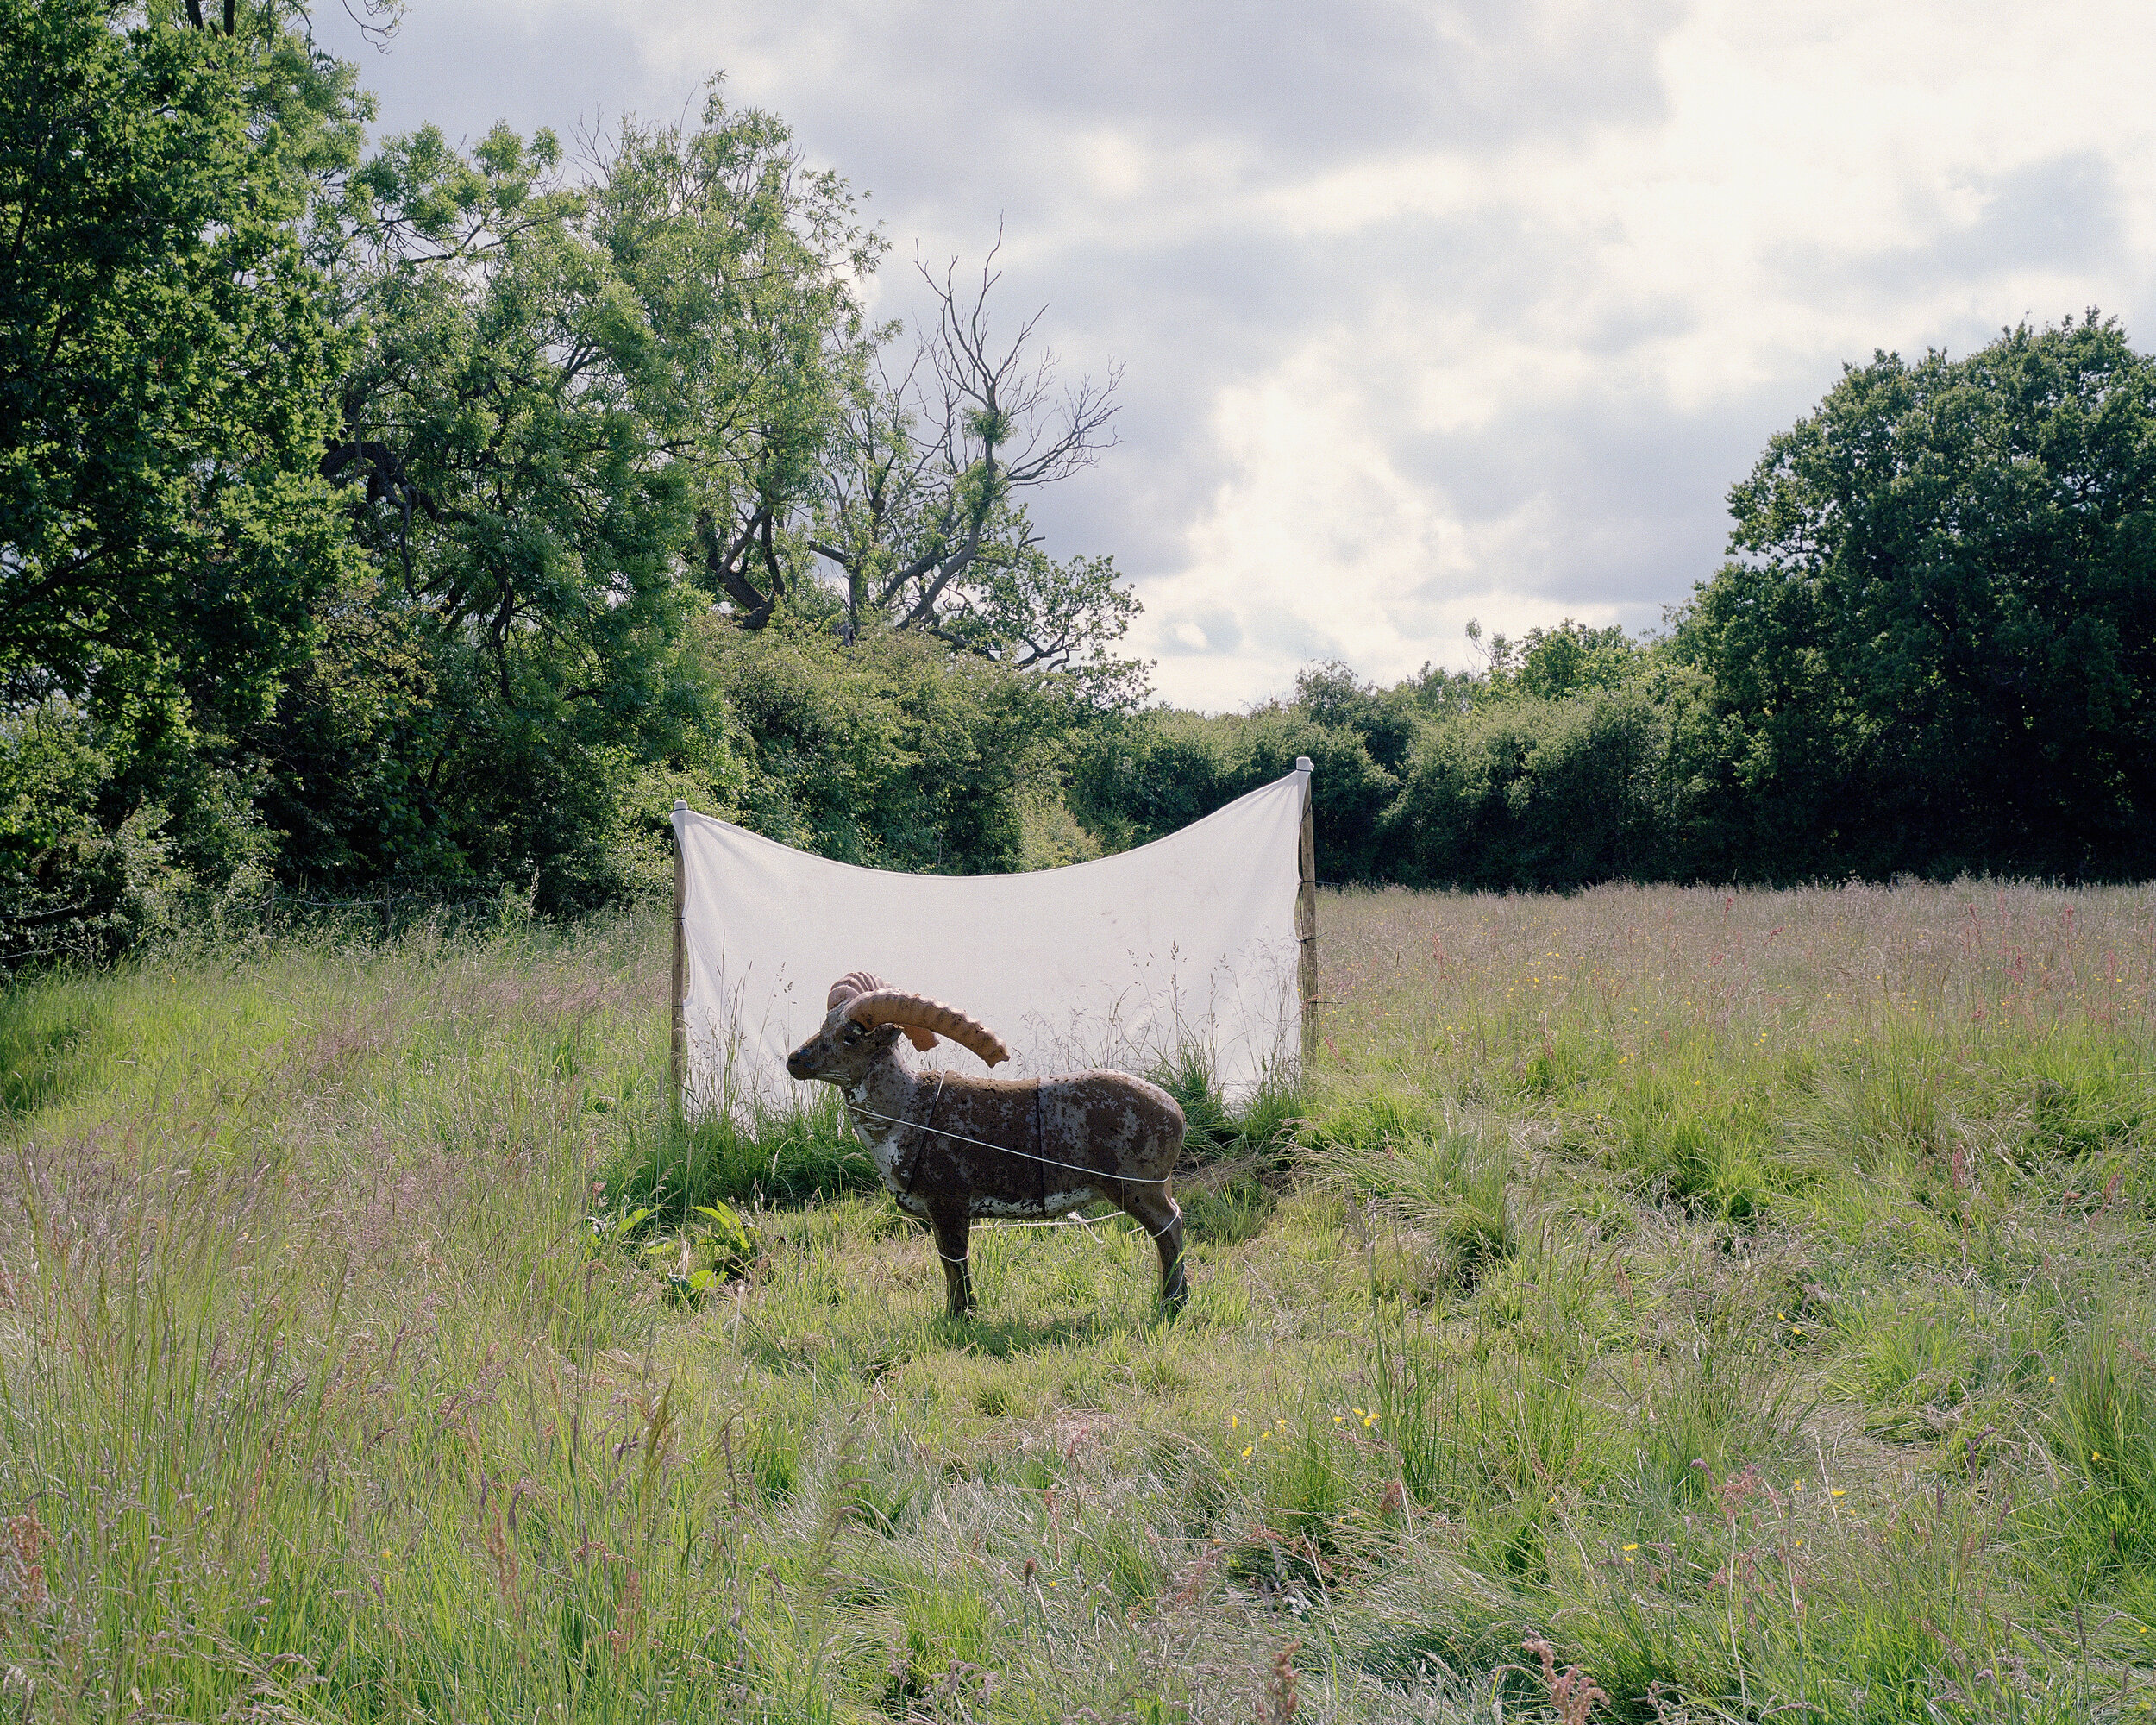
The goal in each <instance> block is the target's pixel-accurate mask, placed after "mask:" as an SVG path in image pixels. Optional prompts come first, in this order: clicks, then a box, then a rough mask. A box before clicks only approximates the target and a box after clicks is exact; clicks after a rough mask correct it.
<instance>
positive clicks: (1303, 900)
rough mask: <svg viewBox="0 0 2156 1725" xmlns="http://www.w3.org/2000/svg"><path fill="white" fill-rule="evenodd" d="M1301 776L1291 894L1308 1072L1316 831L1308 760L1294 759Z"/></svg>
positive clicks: (1312, 1044)
mask: <svg viewBox="0 0 2156 1725" xmlns="http://www.w3.org/2000/svg"><path fill="white" fill-rule="evenodd" d="M1295 770H1296V771H1297V772H1298V773H1300V774H1301V775H1302V888H1301V890H1300V891H1299V892H1298V893H1297V894H1295V938H1296V940H1297V941H1298V943H1300V946H1301V949H1302V950H1301V956H1300V963H1298V965H1297V967H1296V969H1297V978H1296V980H1297V983H1298V986H1299V988H1300V992H1301V994H1302V1060H1303V1066H1304V1069H1306V1070H1307V1069H1308V1067H1309V1064H1310V1060H1311V1057H1312V1056H1313V1054H1314V1053H1315V1052H1316V1051H1317V1042H1318V830H1317V825H1316V822H1315V821H1314V820H1313V818H1312V815H1311V808H1310V774H1311V766H1310V757H1309V756H1307V755H1299V756H1296V757H1295Z"/></svg>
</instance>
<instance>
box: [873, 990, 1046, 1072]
mask: <svg viewBox="0 0 2156 1725" xmlns="http://www.w3.org/2000/svg"><path fill="white" fill-rule="evenodd" d="M846 1016H847V1017H848V1018H849V1019H852V1020H853V1021H854V1022H855V1023H856V1024H863V1025H885V1024H894V1025H898V1026H902V1027H903V1028H904V1029H905V1031H906V1034H907V1035H908V1036H909V1037H912V1038H913V1045H914V1046H915V1047H916V1048H931V1047H933V1046H934V1045H935V1042H936V1038H935V1037H934V1036H933V1035H931V1036H929V1039H928V1040H927V1041H926V1042H923V1041H922V1040H921V1038H920V1036H919V1035H918V1034H916V1032H924V1033H925V1032H941V1033H942V1034H943V1035H944V1036H947V1037H949V1038H950V1039H951V1040H952V1041H953V1042H955V1043H956V1044H958V1045H959V1046H960V1047H961V1048H970V1049H971V1050H972V1051H974V1052H975V1054H977V1055H979V1056H980V1057H981V1058H982V1059H983V1060H985V1061H987V1063H988V1064H989V1065H991V1066H994V1065H997V1064H999V1063H1000V1062H1003V1061H1006V1060H1008V1059H1009V1058H1010V1057H1011V1051H1010V1050H1009V1049H1007V1048H1006V1047H1005V1046H1004V1045H1003V1038H1001V1037H1000V1036H998V1035H997V1034H996V1033H995V1032H993V1031H992V1030H990V1029H989V1028H988V1026H986V1025H984V1024H983V1023H981V1020H980V1019H973V1018H968V1017H967V1016H966V1014H965V1013H962V1012H960V1011H959V1010H958V1008H957V1007H947V1006H945V1005H944V1004H943V1002H942V1001H941V1000H930V999H929V997H928V996H927V995H926V994H902V993H900V992H899V990H898V989H896V988H878V989H876V990H874V992H873V993H870V994H862V995H858V996H856V998H855V1000H853V1002H852V1003H851V1004H850V1005H849V1006H848V1007H847V1008H846Z"/></svg>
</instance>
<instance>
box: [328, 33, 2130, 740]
mask: <svg viewBox="0 0 2156 1725" xmlns="http://www.w3.org/2000/svg"><path fill="white" fill-rule="evenodd" d="M319 22H320V25H321V28H322V32H323V36H324V37H325V38H326V39H327V41H329V43H331V44H332V45H335V46H337V47H340V48H341V49H342V51H345V52H348V53H352V54H353V56H354V58H356V59H357V60H360V65H361V71H362V76H363V78H365V80H366V81H367V83H368V84H369V85H371V87H373V89H374V90H375V91H378V92H379V96H380V97H381V104H382V130H383V132H384V133H385V134H386V133H390V132H395V131H402V130H407V129H411V127H413V126H416V125H417V124H419V123H421V122H423V121H433V122H436V123H438V124H440V125H441V126H442V127H443V128H444V129H446V130H447V131H448V132H449V133H450V134H451V135H453V136H457V135H463V136H468V137H473V138H476V137H477V136H479V135H480V134H482V133H483V132H485V130H486V129H487V128H488V127H489V126H490V125H492V123H493V122H495V121H496V120H498V119H506V120H507V121H509V122H511V124H512V125H514V126H516V127H517V128H518V129H522V130H526V131H529V130H530V129H533V128H536V127H538V126H542V125H550V126H553V127H555V129H557V130H559V131H561V132H563V133H564V134H565V135H566V134H567V133H568V132H569V131H570V130H571V129H573V127H574V126H576V124H577V123H578V122H580V120H583V121H589V120H591V119H592V118H593V117H599V118H602V119H611V118H613V117H616V116H619V115H620V114H621V113H623V112H624V110H627V111H631V112H636V113H638V114H642V115H645V116H654V117H664V118H669V119H670V118H674V117H676V116H680V114H681V113H682V112H683V110H685V108H690V107H693V105H694V104H695V103H697V102H698V101H699V90H700V87H701V85H702V84H703V81H704V80H705V78H707V77H708V76H709V75H710V74H711V72H717V71H722V70H723V71H724V72H725V74H726V80H727V85H726V87H727V89H728V91H729V92H730V99H732V100H734V101H736V102H737V103H744V104H751V105H755V106H759V107H763V108H768V109H769V110H774V112H776V113H778V114H779V115H780V116H783V117H784V118H785V119H786V120H787V122H788V123H789V124H791V125H792V127H793V130H794V133H795V135H796V137H797V139H798V140H799V143H800V144H801V146H802V147H803V148H804V149H805V151H806V153H807V154H808V155H809V157H810V158H811V159H812V160H813V161H815V162H817V163H818V165H821V166H831V167H835V168H837V169H838V170H839V171H840V172H842V173H844V174H845V175H846V176H847V177H848V178H849V179H850V180H851V181H852V182H853V184H854V185H855V186H856V188H858V189H859V190H861V191H864V192H866V193H868V203H867V204H866V206H865V207H866V210H867V213H868V216H870V217H871V218H872V219H873V220H875V221H878V222H881V223H882V224H883V226H884V228H885V230H886V232H887V235H889V236H890V238H891V239H892V240H893V242H895V243H894V246H893V253H892V257H891V260H890V261H889V262H888V263H887V265H886V267H885V269H884V272H883V275H882V278H881V280H880V283H879V285H878V288H877V290H876V291H877V293H878V295H879V309H880V310H881V311H885V312H887V313H890V314H893V315H904V314H906V313H909V312H911V311H913V310H914V309H915V308H916V305H917V296H916V295H915V294H914V293H913V292H912V291H911V287H910V284H909V280H908V278H909V276H910V274H911V259H912V254H913V249H914V247H915V244H916V242H918V244H919V246H920V247H921V248H922V250H923V251H924V254H927V255H929V256H931V257H933V258H947V257H950V256H951V255H954V254H956V255H957V256H959V257H962V258H966V259H971V260H977V259H978V258H979V257H980V256H981V253H982V252H983V250H984V249H985V248H986V247H987V246H988V245H989V244H990V243H991V242H993V238H994V235H995V232H996V228H997V224H998V223H999V221H1000V222H1001V223H1003V226H1004V229H1005V235H1006V239H1005V248H1004V254H1003V256H1004V260H1005V262H1006V279H1005V284H1004V287H1003V290H1002V292H1003V295H1004V305H1005V307H1006V311H1008V312H1009V313H1010V314H1012V316H1013V317H1015V316H1018V315H1019V314H1021V313H1023V312H1025V311H1031V310H1032V309H1034V308H1035V307H1037V306H1039V305H1043V304H1045V305H1046V306H1047V307H1048V308H1049V310H1048V315H1047V317H1046V318H1045V320H1044V325H1043V328H1044V330H1046V331H1047V332H1048V334H1049V336H1050V341H1051V342H1052V344H1053V346H1054V348H1055V349H1056V352H1057V353H1058V354H1059V355H1061V357H1062V361H1063V363H1064V366H1065V367H1066V368H1067V370H1068V371H1069V373H1071V374H1073V375H1075V374H1076V373H1081V372H1085V371H1092V372H1094V373H1099V372H1100V371H1102V370H1104V369H1105V368H1106V366H1107V365H1108V364H1109V363H1110V362H1112V361H1113V362H1119V363H1120V364H1122V365H1123V366H1124V367H1125V385H1124V389H1123V392H1122V400H1123V403H1124V407H1123V411H1122V414H1121V416H1120V417H1119V420H1118V422H1117V423H1118V428H1119V433H1120V437H1121V442H1120V443H1119V446H1118V447H1117V448H1116V449H1114V450H1113V451H1112V452H1111V453H1110V454H1109V455H1106V457H1105V458H1104V459H1103V460H1102V461H1100V464H1099V465H1098V466H1097V467H1094V468H1093V469H1092V470H1091V471H1090V472H1088V473H1087V474H1084V475H1082V476H1081V477H1080V478H1078V479H1076V480H1072V481H1070V482H1069V483H1068V484H1067V485H1066V486H1063V487H1062V488H1061V490H1060V491H1059V492H1056V494H1054V495H1053V496H1051V497H1050V498H1047V499H1043V500H1042V501H1041V502H1040V503H1039V504H1037V506H1036V508H1035V511H1034V514H1035V518H1036V520H1037V522H1038V523H1039V524H1041V525H1042V526H1043V527H1044V528H1045V529H1046V530H1047V536H1048V543H1049V547H1050V549H1051V550H1052V551H1054V552H1056V554H1057V555H1068V554H1069V553H1074V552H1081V551H1082V552H1108V553H1112V554H1113V555H1114V556H1115V558H1116V561H1117V563H1118V565H1119V567H1120V568H1122V569H1123V571H1124V572H1125V574H1128V575H1130V576H1131V577H1132V578H1133V579H1134V580H1135V581H1136V582H1137V585H1138V593H1139V594H1140V596H1141V597H1142V598H1143V599H1144V604H1145V612H1144V618H1143V619H1142V620H1141V622H1140V624H1138V629H1137V630H1136V631H1135V640H1136V644H1137V646H1138V649H1139V650H1140V651H1141V652H1143V653H1144V655H1146V656H1148V657H1152V658H1156V659H1157V660H1158V661H1159V665H1158V668H1157V670H1156V673H1155V678H1154V681H1155V684H1156V689H1157V691H1158V693H1160V694H1161V695H1162V696H1163V698H1165V699H1170V700H1174V701H1176V702H1178V703H1181V704H1186V705H1193V706H1203V707H1206V708H1209V709H1219V708H1232V707H1237V706H1243V705H1244V704H1247V703H1249V702H1250V701H1253V700H1257V699H1263V698H1264V697H1266V696H1268V695H1271V694H1275V693H1282V692H1283V691H1285V690H1286V689H1287V688H1288V687H1289V686H1290V685H1291V684H1292V682H1293V681H1294V674H1295V673H1296V671H1297V670H1298V669H1300V668H1301V667H1302V666H1303V665H1305V664H1307V663H1308V662H1312V661H1313V660H1319V659H1327V658H1340V659H1344V660H1346V661H1347V662H1349V663H1350V664H1351V665H1353V666H1354V667H1355V668H1357V670H1358V671H1360V672H1361V673H1362V674H1363V675H1365V676H1367V677H1373V678H1376V679H1378V680H1380V681H1393V680H1395V679H1397V678H1399V677H1401V676H1402V675H1405V674H1408V673H1411V672H1413V670H1415V669H1416V668H1418V667H1419V666H1420V665H1421V664H1422V663H1423V662H1424V661H1426V660H1432V661H1435V662H1438V664H1441V665H1452V666H1457V665H1460V664H1463V663H1464V662H1466V660H1467V652H1466V643H1465V641H1464V639H1463V630H1464V627H1465V624H1466V623H1467V621H1468V619H1469V618H1470V617H1478V618H1481V619H1482V623H1483V624H1484V626H1485V627H1486V628H1488V629H1492V630H1508V631H1511V632H1514V633H1518V632H1519V631H1520V630H1524V629H1526V628H1528V627H1530V626H1532V625H1533V624H1551V623H1555V622H1557V620H1558V619H1559V618H1564V617H1568V616H1569V617H1573V618H1580V619H1582V620H1584V621H1589V622H1592V623H1595V624H1608V623H1619V624H1625V625H1626V626H1627V627H1629V628H1641V627H1646V626H1650V625H1653V624H1658V622H1659V621H1660V618H1661V616H1662V612H1663V608H1664V606H1665V605H1672V604H1676V603H1678V602H1680V601H1682V600H1683V599H1684V598H1685V596H1686V595H1687V594H1688V593H1689V592H1690V590H1691V586H1692V584H1693V582H1694V581H1695V580H1699V579H1701V578H1702V577H1703V576H1705V575H1708V574H1711V573H1712V572H1713V570H1714V568H1715V566H1716V565H1717V563H1718V562H1719V561H1720V557H1721V555H1722V550H1723V545H1724V542H1725V538H1726V536H1727V514H1726V510H1725V506H1724V502H1723V499H1724V495H1725V493H1726V492H1727V490H1728V488H1729V486H1730V485H1731V484H1732V482H1733V481H1734V480H1737V479H1738V478H1739V477H1740V476H1741V475H1742V474H1744V473H1745V472H1746V471H1747V470H1748V469H1749V467H1751V465H1752V461H1753V460H1754V459H1755V458H1756V457H1757V455H1758V453H1759V450H1760V449H1761V447H1762V446H1763V444H1764V442H1765V440H1766V438H1767V437H1768V436H1770V435H1771V434H1772V433H1773V432H1774V431H1776V430H1780V429H1781V428H1783V427H1784V426H1787V425H1789V424H1790V423H1793V422H1794V421H1796V419H1797V418H1799V417H1802V415H1803V414H1804V413H1805V412H1807V411H1808V410H1809V409H1810V408H1811V406H1812V405H1814V403H1815V402H1816V401H1817V400H1818V399H1819V398H1820V396H1821V394H1822V393H1823V392H1825V391H1826V390H1827V388H1828V387H1829V386H1831V385H1832V384H1833V381H1834V380H1835V378H1836V377H1837V376H1838V375H1839V372H1840V367H1841V366H1842V364H1843V363H1844V362H1845V361H1863V360H1865V359H1868V358H1869V357H1870V356H1871V353H1872V351H1873V350H1874V349H1875V348H1890V349H1896V350H1899V351H1900V352H1902V354H1907V355H1909V356H1912V357H1914V356H1915V355H1918V354H1921V353H1922V352H1923V350H1924V349H1925V348H1927V347H1943V348H1947V349H1949V350H1951V351H1952V352H1955V353H1963V352H1966V351H1968V350H1969V349H1970V348H1972V347H1977V346H1980V345H1982V344H1983V343H1984V342H1985V341H1987V340H1989V339H1990V337H1991V336H1993V335H1995V334H1996V332H1997V331H1998V330H1999V329H2000V328H2001V327H2002V325H2006V324H2011V323H2016V322H2020V321H2023V320H2028V321H2030V322H2033V323H2051V322H2056V321H2058V320H2059V318H2061V317H2065V316H2067V315H2069V314H2073V313H2078V312H2079V311H2082V310H2083V309H2084V307H2087V306H2090V305H2095V306H2099V307H2101V308H2102V309H2103V311H2105V312H2106V313H2109V314H2115V315H2116V316H2118V317H2121V318H2122V320H2123V321H2124V323H2125V325H2126V329H2127V331H2128V335H2129V336H2130V337H2131V338H2132V339H2133V340H2134V345H2135V346H2136V347H2137V348H2142V349H2144V350H2146V349H2147V348H2149V347H2150V346H2151V345H2152V344H2153V343H2156V306H2152V305H2151V304H2150V300H2151V290H2152V286H2156V121H2153V120H2152V117H2151V116H2152V111H2153V110H2152V106H2151V104H2150V103H2149V101H2148V99H2147V91H2148V90H2149V88H2150V86H2151V84H2152V82H2153V81H2156V8H2152V7H2149V6H2147V4H2145V3H2140V4H2117V5H2102V4H2091V5H2082V6H2075V5H2061V4H2052V5H2047V6H2037V5H2031V4H2027V3H2021V4H1996V3H1989V0H1951V3H1929V0H1890V3H1863V4H1852V3H1835V0H1805V3H1803V4H1801V5H1799V4H1789V5H1775V4H1763V3H1758V0H1715V3H1699V4H1677V3H1671V4H1625V3H1622V0H1618V3H1614V4H1613V3H1611V0H1600V3H1594V4H1533V3H1522V0H1448V3H1438V4H1404V3H1388V0H1332V3H1329V4H1326V5H1323V6H1311V5H1307V4H1302V5H1293V6H1290V5H1271V6H1261V5H1256V4H1250V5H1241V6H1232V5H1216V4H1188V3H1184V4H1178V3H1175V0H1165V3H1163V0H1152V3H1149V4H1128V3H1114V0H1106V3H1103V0H1095V3H1094V4H1092V5H1089V6H1086V7H1078V6H1068V5H1065V6H1052V7H1051V6H1046V5H1031V6H1028V5H1016V4H1010V3H1006V4H1001V5H995V4H986V3H979V0H928V3H923V0H785V3H774V0H761V3H755V4H749V3H742V0H615V3H613V4H611V5H609V6H599V7H595V6H592V5H589V4H580V5H574V6H572V5H568V4H564V3H557V0H517V3H515V4H513V5H511V4H510V3H507V0H411V10H410V12H409V14H408V16H407V17H406V19H405V21H404V25H403V27H402V28H401V29H400V31H399V32H398V34H397V36H396V38H395V40H394V41H393V42H392V44H391V46H390V47H389V49H388V51H387V52H386V53H374V52H373V51H372V50H371V49H367V48H364V47H358V46H356V44H355V39H354V36H353V34H352V33H351V32H349V31H348V30H346V29H344V28H342V19H341V18H340V17H339V16H338V15H337V13H336V9H335V7H332V6H325V7H323V8H322V9H321V11H320V15H319Z"/></svg>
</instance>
